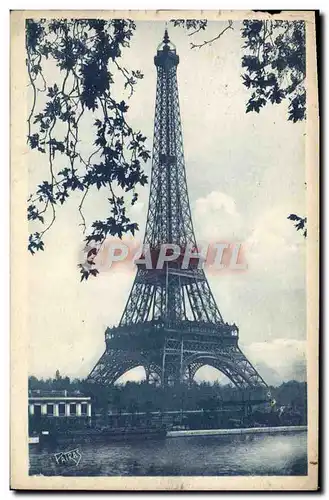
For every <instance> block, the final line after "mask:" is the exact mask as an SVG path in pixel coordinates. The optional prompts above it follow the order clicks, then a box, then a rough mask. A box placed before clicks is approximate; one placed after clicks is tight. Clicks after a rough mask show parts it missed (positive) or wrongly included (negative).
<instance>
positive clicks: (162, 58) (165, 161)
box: [88, 30, 267, 389]
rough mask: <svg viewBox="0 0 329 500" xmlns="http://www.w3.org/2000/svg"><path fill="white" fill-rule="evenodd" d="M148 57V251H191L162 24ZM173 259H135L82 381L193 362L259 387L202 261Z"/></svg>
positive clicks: (169, 52) (181, 367)
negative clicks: (118, 309) (151, 76)
mask: <svg viewBox="0 0 329 500" xmlns="http://www.w3.org/2000/svg"><path fill="white" fill-rule="evenodd" d="M154 63H155V66H156V68H157V90H156V107H155V124H154V143H153V159H152V161H153V163H152V175H151V187H150V198H149V207H148V216H147V223H146V231H145V237H144V244H147V245H149V248H150V249H151V253H152V256H154V255H158V254H159V251H160V250H159V249H160V246H161V245H162V244H168V243H169V244H176V245H179V247H180V248H181V249H186V248H190V249H191V248H192V249H197V243H196V239H195V235H194V230H193V224H192V217H191V210H190V204H189V198H188V192H187V182H186V175H185V162H184V151H183V137H182V128H181V119H180V110H179V98H178V85H177V66H178V63H179V56H178V55H177V53H176V48H175V46H174V45H173V44H172V43H171V41H170V40H169V36H168V32H167V30H166V31H165V35H164V38H163V41H162V42H161V44H160V45H159V47H158V49H157V54H156V56H155V58H154ZM181 262H182V260H181V259H179V258H178V259H176V261H170V262H165V266H164V267H163V268H162V269H147V266H146V265H143V264H139V265H138V269H137V273H136V277H135V281H134V283H133V286H132V289H131V292H130V295H129V297H128V301H127V304H126V307H125V309H124V311H123V314H122V317H121V320H120V323H119V325H118V326H117V327H114V328H107V330H106V332H105V342H106V350H105V352H104V354H103V355H102V357H101V358H100V359H99V361H98V362H97V364H96V365H95V367H94V368H93V370H92V371H91V373H90V375H89V377H88V380H89V381H91V382H97V383H101V384H114V382H115V381H116V380H118V378H119V377H120V376H122V375H123V374H124V373H125V372H127V371H128V370H130V369H132V368H135V367H137V366H143V367H144V369H145V373H146V380H147V381H149V382H153V383H158V384H162V385H167V384H174V383H176V382H187V383H190V382H191V381H192V380H193V378H194V376H195V373H196V372H197V370H198V369H199V368H200V367H202V366H204V365H210V366H212V367H214V368H217V369H218V370H220V372H222V373H223V374H224V375H226V376H227V377H228V378H229V379H230V380H231V382H233V384H234V385H235V386H237V387H239V388H241V389H243V388H252V387H263V388H266V387H267V385H266V383H265V382H264V380H263V379H262V377H261V376H260V375H259V374H258V372H257V371H256V370H255V368H254V367H253V366H252V364H251V363H250V362H249V361H248V359H247V358H246V357H245V355H244V354H243V353H242V351H241V349H240V348H239V345H238V340H239V330H238V328H237V327H236V325H229V324H228V323H225V322H224V320H223V318H222V315H221V313H220V311H219V309H218V307H217V304H216V301H215V299H214V296H213V294H212V292H211V289H210V287H209V284H208V281H207V278H206V276H205V273H204V270H203V269H202V267H201V266H197V265H196V264H195V259H193V258H192V259H191V260H190V262H189V265H188V266H187V269H183V267H184V266H182V265H181ZM185 267H186V266H185ZM199 267H200V268H199Z"/></svg>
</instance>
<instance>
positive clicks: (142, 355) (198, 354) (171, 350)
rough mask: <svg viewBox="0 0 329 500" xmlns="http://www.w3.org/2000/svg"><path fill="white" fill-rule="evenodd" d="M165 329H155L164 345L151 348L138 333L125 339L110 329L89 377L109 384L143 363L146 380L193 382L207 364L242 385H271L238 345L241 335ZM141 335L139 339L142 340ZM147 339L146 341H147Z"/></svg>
mask: <svg viewBox="0 0 329 500" xmlns="http://www.w3.org/2000/svg"><path fill="white" fill-rule="evenodd" d="M166 333H169V332H166V331H165V329H164V330H162V331H159V329H157V330H156V331H154V335H155V336H156V335H157V337H155V338H156V339H157V340H158V339H160V340H161V338H162V339H163V344H162V345H158V346H157V345H154V346H152V347H153V348H150V346H149V345H146V346H145V347H143V346H141V345H139V346H138V344H139V343H140V342H138V341H136V335H135V336H133V335H131V337H130V338H129V336H128V337H126V338H125V339H124V341H122V338H121V339H120V337H114V336H113V335H109V334H108V333H107V337H106V351H105V352H104V354H103V355H102V357H101V358H100V360H99V361H98V363H97V364H96V366H95V367H94V369H93V370H92V371H91V373H90V375H89V377H88V380H89V381H91V382H96V383H100V384H105V385H112V384H114V383H115V382H116V381H117V380H118V379H119V378H120V377H121V376H122V375H124V374H125V373H126V372H128V371H129V370H131V369H133V368H135V367H137V366H142V367H143V368H144V369H145V373H146V380H147V382H150V383H155V384H157V385H160V384H162V385H171V384H174V383H176V382H181V383H187V384H190V383H192V382H193V379H194V376H195V374H196V372H197V370H199V368H201V367H202V366H204V365H209V366H212V367H214V368H216V369H217V370H219V371H220V372H222V373H223V374H224V375H225V376H226V377H227V378H228V379H229V380H230V381H231V382H232V383H233V384H234V385H235V386H236V387H238V388H241V389H247V388H255V387H264V388H266V387H267V385H266V383H265V382H264V380H263V379H262V377H261V376H260V375H259V373H258V372H257V370H256V369H255V368H254V367H253V366H252V364H251V363H250V362H249V361H248V359H247V358H246V357H245V355H244V354H243V352H242V351H241V349H240V348H239V347H238V344H237V339H233V341H232V339H216V340H215V339H214V338H211V337H210V338H208V337H205V336H201V335H199V336H197V335H194V336H193V338H191V336H187V335H184V332H180V335H179V336H178V332H177V333H176V332H175V333H176V335H175V336H170V337H169V336H164V334H166ZM140 340H141V339H139V341H140ZM145 343H146V342H145V340H144V344H145Z"/></svg>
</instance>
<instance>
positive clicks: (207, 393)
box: [29, 372, 307, 415]
mask: <svg viewBox="0 0 329 500" xmlns="http://www.w3.org/2000/svg"><path fill="white" fill-rule="evenodd" d="M29 389H30V390H41V391H53V390H67V391H68V392H70V393H73V392H74V391H80V392H81V393H83V394H85V395H88V396H91V397H92V399H93V406H94V408H95V410H96V411H100V412H107V411H108V410H112V411H114V412H115V411H127V412H132V413H134V412H139V411H140V412H148V411H159V410H160V411H164V410H181V409H182V408H183V409H185V410H196V409H203V410H215V409H216V408H218V407H220V406H222V405H223V404H224V405H225V404H227V403H229V402H233V403H234V402H240V401H241V400H249V399H250V400H251V401H255V400H261V399H263V398H264V390H263V389H260V390H259V389H258V390H257V389H255V390H253V391H247V392H243V393H242V392H241V391H240V390H238V389H237V388H235V387H234V386H232V385H231V384H227V385H221V384H218V383H214V384H209V383H206V382H203V383H199V384H197V383H194V384H193V385H192V386H191V387H187V386H186V385H182V384H178V385H175V386H171V387H165V388H161V387H157V386H154V385H151V384H147V383H146V382H127V383H126V384H125V385H114V386H102V385H98V384H93V383H90V382H87V381H86V380H84V379H81V380H80V379H72V380H71V379H70V378H69V377H61V376H60V374H59V372H57V374H56V376H55V378H53V379H51V378H49V379H38V378H37V377H34V376H30V377H29ZM269 389H270V392H271V397H272V399H275V401H276V405H275V406H276V408H279V407H281V406H285V407H289V408H292V409H297V410H298V411H300V412H302V413H303V414H305V415H306V409H307V387H306V382H297V381H294V380H292V381H289V382H285V383H283V384H281V385H280V386H278V387H270V388H269ZM266 392H267V391H266Z"/></svg>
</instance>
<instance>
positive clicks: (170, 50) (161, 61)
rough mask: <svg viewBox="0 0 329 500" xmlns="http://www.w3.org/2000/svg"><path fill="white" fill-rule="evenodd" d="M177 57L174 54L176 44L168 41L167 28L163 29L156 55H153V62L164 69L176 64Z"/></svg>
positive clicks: (177, 61)
mask: <svg viewBox="0 0 329 500" xmlns="http://www.w3.org/2000/svg"><path fill="white" fill-rule="evenodd" d="M178 63H179V57H178V55H177V54H176V46H175V45H174V44H173V43H172V42H171V41H170V39H169V35H168V30H165V33H164V37H163V40H162V42H161V43H160V44H159V45H158V49H157V55H156V56H155V57H154V64H155V65H156V66H158V67H162V68H164V69H170V68H172V67H173V66H177V65H178Z"/></svg>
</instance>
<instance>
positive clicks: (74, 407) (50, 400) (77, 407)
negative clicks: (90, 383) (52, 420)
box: [28, 390, 91, 418]
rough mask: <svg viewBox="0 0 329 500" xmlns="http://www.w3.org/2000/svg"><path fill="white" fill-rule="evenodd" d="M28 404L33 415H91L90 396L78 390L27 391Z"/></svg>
mask: <svg viewBox="0 0 329 500" xmlns="http://www.w3.org/2000/svg"><path fill="white" fill-rule="evenodd" d="M28 404H29V415H30V416H34V417H42V416H45V417H46V416H47V417H59V418H60V417H91V398H90V397H88V396H84V395H83V394H81V393H80V392H78V391H76V392H74V393H73V394H70V395H69V394H68V392H67V391H41V390H40V391H38V390H34V391H29V402H28Z"/></svg>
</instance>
